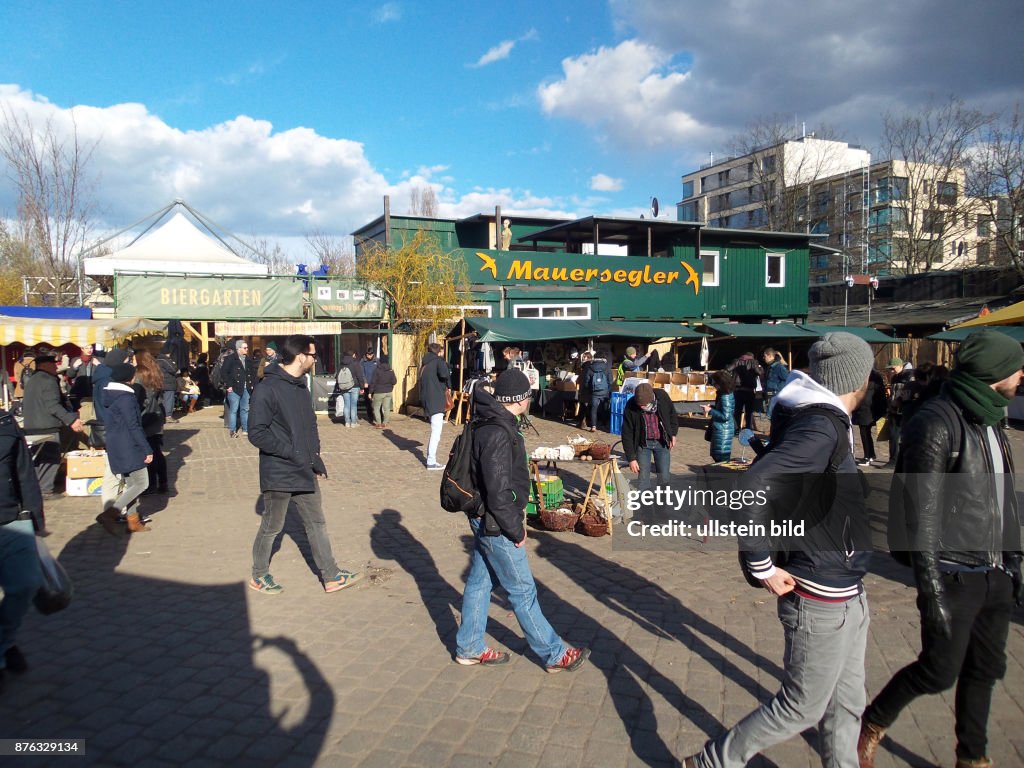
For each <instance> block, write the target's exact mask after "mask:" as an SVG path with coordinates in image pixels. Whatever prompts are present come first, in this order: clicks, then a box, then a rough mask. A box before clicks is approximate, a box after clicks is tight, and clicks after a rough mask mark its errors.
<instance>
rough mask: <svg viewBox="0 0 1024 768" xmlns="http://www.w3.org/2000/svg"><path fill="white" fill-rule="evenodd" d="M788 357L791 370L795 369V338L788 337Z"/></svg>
mask: <svg viewBox="0 0 1024 768" xmlns="http://www.w3.org/2000/svg"><path fill="white" fill-rule="evenodd" d="M786 359H787V360H788V361H789V370H791V371H792V370H793V340H792V339H786Z"/></svg>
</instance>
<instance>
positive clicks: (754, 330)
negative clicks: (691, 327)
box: [704, 323, 821, 339]
mask: <svg viewBox="0 0 1024 768" xmlns="http://www.w3.org/2000/svg"><path fill="white" fill-rule="evenodd" d="M704 327H705V328H707V329H708V330H709V331H711V332H712V333H713V334H715V335H716V336H733V337H735V338H737V339H816V338H818V337H820V336H821V334H820V333H815V332H814V331H809V330H807V327H806V326H803V325H796V324H795V323H776V324H774V325H771V324H768V323H705V324H704Z"/></svg>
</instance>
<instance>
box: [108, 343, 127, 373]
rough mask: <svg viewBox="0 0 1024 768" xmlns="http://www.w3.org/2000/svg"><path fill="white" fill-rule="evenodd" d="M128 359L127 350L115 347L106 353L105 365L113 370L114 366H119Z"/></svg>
mask: <svg viewBox="0 0 1024 768" xmlns="http://www.w3.org/2000/svg"><path fill="white" fill-rule="evenodd" d="M128 357H129V355H128V350H126V349H121V348H120V347H115V348H114V349H112V350H110V351H109V352H107V359H106V363H107V365H108V366H110V367H111V368H113V367H114V366H115V365H121V363H123V362H124V361H125V360H127V359H128Z"/></svg>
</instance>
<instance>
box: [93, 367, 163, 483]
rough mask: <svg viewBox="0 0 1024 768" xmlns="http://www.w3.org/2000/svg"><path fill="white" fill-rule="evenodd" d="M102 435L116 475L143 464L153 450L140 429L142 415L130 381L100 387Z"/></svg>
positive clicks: (130, 470) (123, 473) (111, 467)
mask: <svg viewBox="0 0 1024 768" xmlns="http://www.w3.org/2000/svg"><path fill="white" fill-rule="evenodd" d="M103 402H104V407H105V410H104V421H103V426H104V428H105V429H106V436H105V438H104V440H105V442H106V447H107V461H108V462H109V464H110V471H111V472H113V473H114V474H115V475H126V474H128V473H129V472H134V471H135V470H137V469H142V468H143V467H144V466H146V456H148V455H149V454H151V453H152V452H153V451H152V449H151V448H150V447H149V441H148V440H146V433H145V432H144V431H143V429H142V415H141V413H140V411H139V401H138V400H137V399H136V397H135V390H134V389H132V387H131V385H129V384H121V383H120V382H116V381H112V382H110V384H108V385H107V388H106V389H105V390H103Z"/></svg>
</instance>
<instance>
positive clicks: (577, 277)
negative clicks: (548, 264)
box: [569, 268, 586, 283]
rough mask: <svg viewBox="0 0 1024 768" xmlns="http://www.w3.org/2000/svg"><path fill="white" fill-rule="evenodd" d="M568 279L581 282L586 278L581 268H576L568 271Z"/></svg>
mask: <svg viewBox="0 0 1024 768" xmlns="http://www.w3.org/2000/svg"><path fill="white" fill-rule="evenodd" d="M569 279H570V280H572V281H573V282H574V283H582V282H583V281H584V280H585V279H586V278H584V277H583V270H582V269H578V268H577V269H574V270H573V271H572V272H570V273H569Z"/></svg>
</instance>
